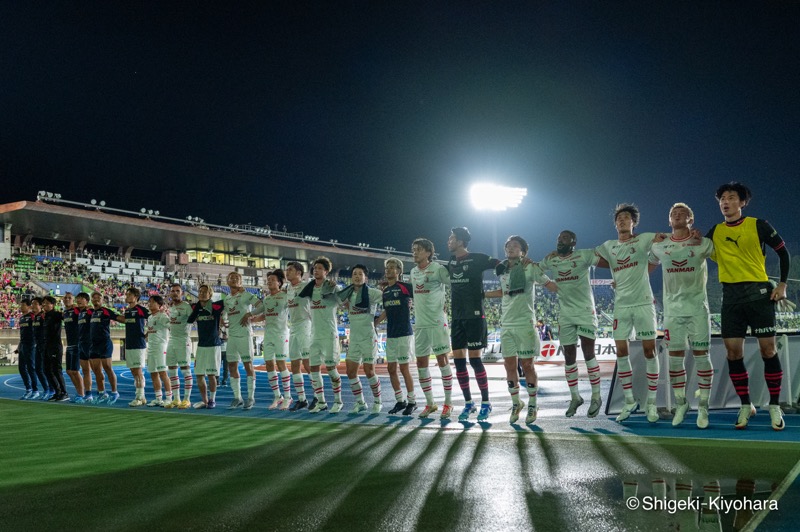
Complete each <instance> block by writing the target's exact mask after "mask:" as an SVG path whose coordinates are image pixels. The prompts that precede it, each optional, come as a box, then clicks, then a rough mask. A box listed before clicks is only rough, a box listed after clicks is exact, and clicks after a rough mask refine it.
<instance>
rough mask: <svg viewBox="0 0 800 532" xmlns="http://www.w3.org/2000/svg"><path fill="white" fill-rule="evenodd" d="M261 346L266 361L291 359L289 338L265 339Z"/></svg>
mask: <svg viewBox="0 0 800 532" xmlns="http://www.w3.org/2000/svg"><path fill="white" fill-rule="evenodd" d="M261 346H262V347H263V348H264V360H265V361H267V360H288V359H289V338H288V337H287V336H279V337H273V338H269V339H267V338H264V342H263V343H262V344H261Z"/></svg>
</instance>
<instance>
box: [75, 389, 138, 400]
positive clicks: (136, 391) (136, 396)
mask: <svg viewBox="0 0 800 532" xmlns="http://www.w3.org/2000/svg"><path fill="white" fill-rule="evenodd" d="M87 395H88V394H87ZM135 397H136V399H144V386H138V387H137V388H136V395H135Z"/></svg>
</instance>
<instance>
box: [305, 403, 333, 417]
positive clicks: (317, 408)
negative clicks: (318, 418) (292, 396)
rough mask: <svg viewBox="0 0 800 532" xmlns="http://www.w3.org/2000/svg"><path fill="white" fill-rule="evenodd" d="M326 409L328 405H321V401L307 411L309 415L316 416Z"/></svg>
mask: <svg viewBox="0 0 800 532" xmlns="http://www.w3.org/2000/svg"><path fill="white" fill-rule="evenodd" d="M327 409H328V403H323V402H322V401H317V404H315V405H314V408H311V409H309V410H308V411H309V412H310V413H311V414H318V413H320V412H322V411H323V410H327Z"/></svg>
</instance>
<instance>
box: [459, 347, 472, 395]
mask: <svg viewBox="0 0 800 532" xmlns="http://www.w3.org/2000/svg"><path fill="white" fill-rule="evenodd" d="M455 363H456V378H457V379H458V385H459V386H461V393H463V394H464V400H465V401H467V402H469V401H472V392H471V391H470V389H469V373H467V359H466V358H457V359H455Z"/></svg>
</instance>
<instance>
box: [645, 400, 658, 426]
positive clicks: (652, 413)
mask: <svg viewBox="0 0 800 532" xmlns="http://www.w3.org/2000/svg"><path fill="white" fill-rule="evenodd" d="M645 412H646V413H647V421H649V422H650V423H655V422H656V421H658V407H656V404H655V403H651V402H648V403H647V404H646V405H645Z"/></svg>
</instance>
